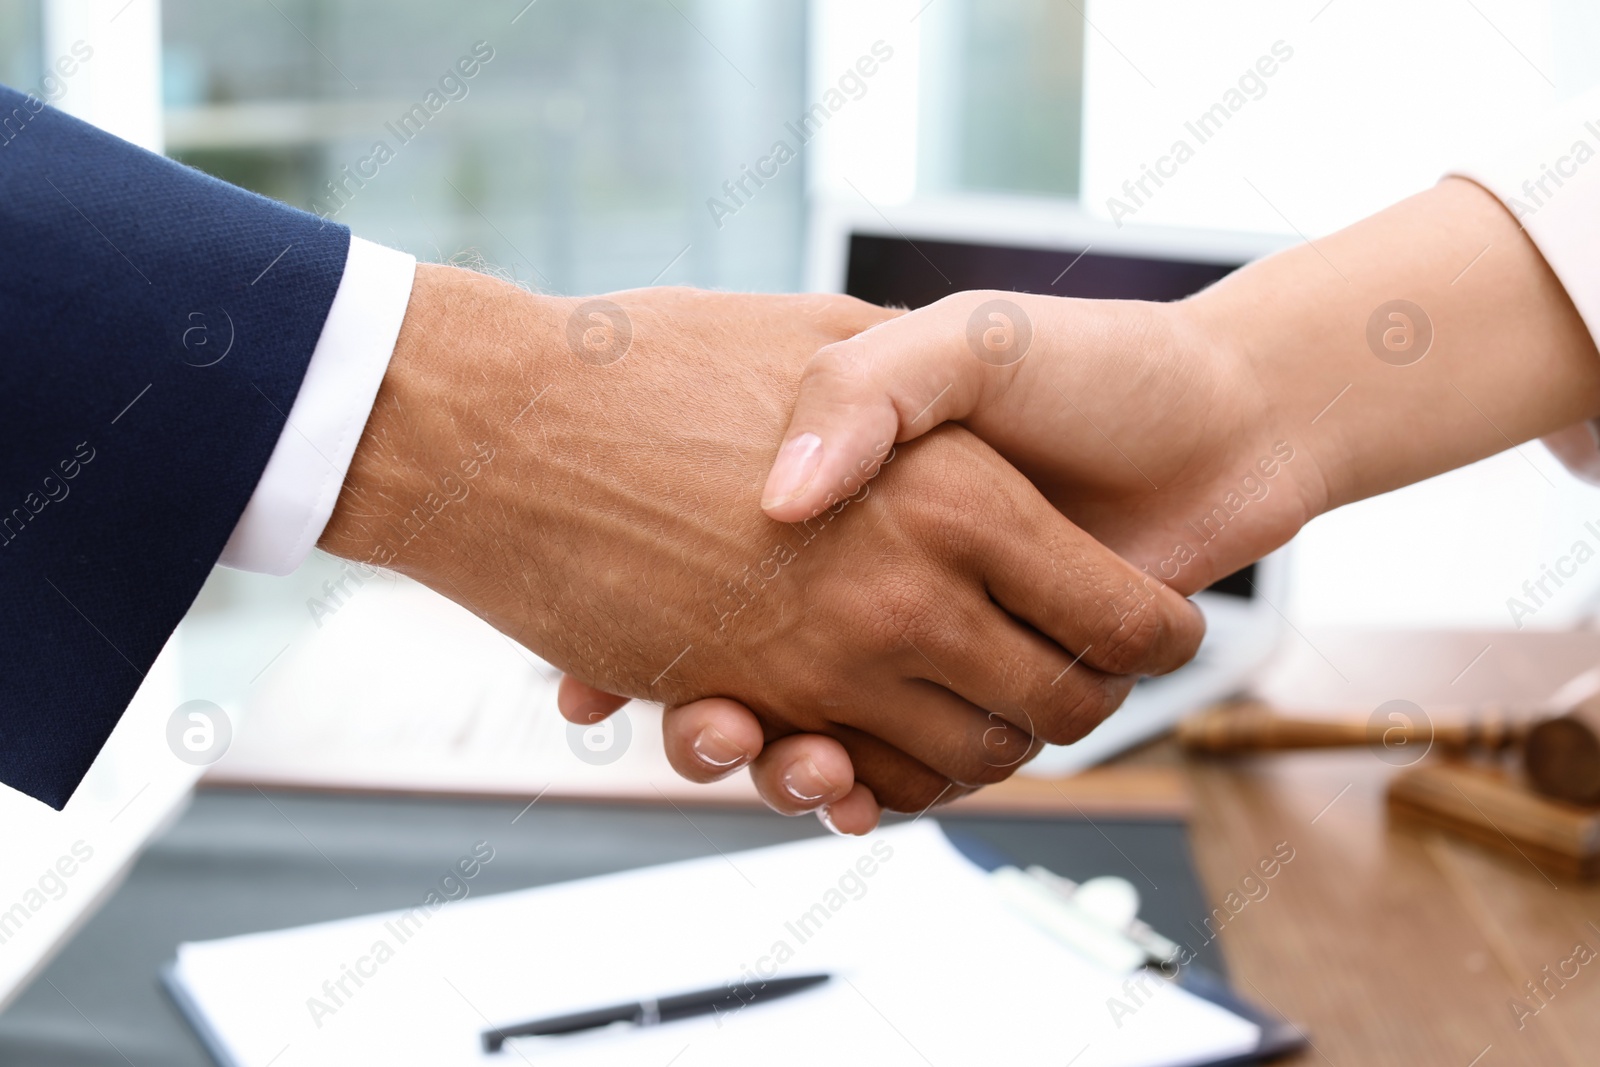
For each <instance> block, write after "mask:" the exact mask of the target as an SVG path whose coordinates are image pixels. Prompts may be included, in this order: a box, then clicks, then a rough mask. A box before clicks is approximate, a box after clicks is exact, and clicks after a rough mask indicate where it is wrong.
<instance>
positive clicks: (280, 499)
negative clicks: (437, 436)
mask: <svg viewBox="0 0 1600 1067" xmlns="http://www.w3.org/2000/svg"><path fill="white" fill-rule="evenodd" d="M416 270H417V261H416V259H415V258H414V257H412V256H409V255H406V254H405V253H404V252H396V251H395V250H394V249H391V248H384V247H383V246H382V245H375V244H373V243H371V242H370V241H363V240H362V239H361V238H359V237H355V236H352V237H351V238H350V253H349V255H348V256H347V257H346V259H345V264H344V276H343V277H342V278H340V279H339V290H338V292H337V293H335V294H334V297H333V304H332V306H331V307H329V309H328V318H327V321H325V322H324V323H323V324H322V336H321V337H319V338H318V339H317V347H316V349H315V350H314V351H313V352H312V353H311V362H310V364H308V365H307V367H306V375H305V379H304V380H303V381H302V382H301V384H300V392H299V393H298V394H297V395H296V396H295V399H294V405H293V406H292V407H291V408H290V409H289V418H288V422H287V423H286V424H285V425H284V428H283V433H282V434H281V435H280V436H279V437H278V444H277V446H276V447H275V448H274V449H273V450H272V458H271V459H269V460H268V461H267V468H266V470H265V471H263V472H262V475H261V480H260V481H259V482H257V483H256V491H255V492H254V493H253V494H252V495H251V497H250V503H249V504H247V505H246V506H245V509H244V514H243V515H241V516H240V517H239V523H238V525H237V526H235V527H234V528H233V536H232V537H230V538H228V544H227V547H226V548H224V549H223V550H222V559H221V562H222V563H223V565H225V566H228V567H233V568H236V569H237V570H242V571H258V572H260V573H262V574H290V573H292V572H293V571H294V570H295V568H296V567H298V566H300V564H301V563H303V562H304V561H305V558H306V557H307V556H309V555H310V554H311V549H312V548H313V547H314V546H315V545H316V543H317V538H319V537H321V536H322V530H323V528H324V527H325V526H327V525H328V517H329V516H330V515H332V514H333V506H334V504H335V503H336V502H337V501H338V499H339V490H340V488H341V487H342V486H343V485H344V477H345V474H346V473H347V472H348V471H349V470H350V457H351V456H353V455H354V454H355V451H356V444H357V442H358V441H360V440H361V431H362V430H363V429H364V428H365V427H366V425H367V416H368V415H369V414H371V412H372V403H373V401H374V400H375V399H376V398H377V395H378V385H379V384H380V383H381V382H382V381H383V375H384V372H385V371H386V370H388V368H389V357H390V356H391V355H393V354H394V345H395V341H396V339H397V338H399V336H400V324H401V322H402V321H404V319H405V314H406V305H407V304H408V303H409V302H410V300H411V283H412V281H413V279H414V278H415V276H416Z"/></svg>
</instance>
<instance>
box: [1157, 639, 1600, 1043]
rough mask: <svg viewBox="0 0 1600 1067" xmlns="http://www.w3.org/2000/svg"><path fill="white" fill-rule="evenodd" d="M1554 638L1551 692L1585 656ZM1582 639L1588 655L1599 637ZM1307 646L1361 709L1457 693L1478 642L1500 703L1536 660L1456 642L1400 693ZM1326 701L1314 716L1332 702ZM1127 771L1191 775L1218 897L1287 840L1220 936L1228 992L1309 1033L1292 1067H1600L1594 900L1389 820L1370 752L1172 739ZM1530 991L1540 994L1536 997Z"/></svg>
mask: <svg viewBox="0 0 1600 1067" xmlns="http://www.w3.org/2000/svg"><path fill="white" fill-rule="evenodd" d="M1510 636H1523V635H1510ZM1555 637H1556V639H1555V640H1553V641H1546V642H1545V643H1544V644H1545V645H1546V646H1547V647H1546V648H1545V649H1544V650H1543V651H1542V652H1541V651H1538V650H1534V651H1533V652H1532V653H1531V654H1532V655H1533V656H1534V658H1537V657H1538V656H1539V655H1546V656H1549V657H1553V658H1555V659H1558V660H1563V661H1564V662H1563V664H1562V665H1561V666H1560V667H1559V668H1556V669H1554V674H1553V675H1552V676H1554V677H1557V680H1559V675H1560V672H1561V671H1563V670H1566V669H1567V667H1568V666H1570V660H1571V658H1572V656H1573V655H1574V654H1577V655H1578V657H1579V659H1582V658H1583V656H1584V653H1582V652H1581V649H1580V648H1578V647H1577V646H1580V645H1582V641H1581V640H1580V641H1578V642H1577V643H1576V645H1575V644H1574V642H1573V641H1572V640H1571V639H1570V638H1571V635H1555ZM1312 640H1318V639H1317V638H1316V637H1315V636H1313V638H1312ZM1587 640H1588V641H1589V642H1590V644H1589V646H1588V647H1589V649H1590V650H1591V652H1592V650H1593V648H1594V647H1595V646H1594V644H1593V642H1594V640H1595V635H1593V634H1590V635H1587ZM1386 643H1387V644H1391V645H1392V642H1386ZM1535 643H1536V642H1535ZM1318 644H1319V646H1320V648H1321V651H1322V652H1323V653H1326V654H1327V655H1328V656H1329V657H1330V658H1331V659H1333V661H1334V663H1337V664H1339V666H1340V667H1342V668H1343V670H1344V673H1345V674H1346V675H1347V676H1348V683H1349V688H1350V689H1362V688H1368V689H1370V692H1367V693H1366V694H1365V695H1366V696H1367V697H1368V698H1372V697H1377V696H1380V695H1381V696H1383V697H1393V696H1406V695H1409V692H1412V691H1417V690H1418V689H1421V690H1427V691H1429V692H1430V693H1431V691H1433V690H1437V691H1438V692H1440V693H1443V692H1446V691H1451V692H1453V691H1454V690H1453V689H1452V688H1451V683H1449V681H1448V679H1450V678H1451V677H1452V675H1453V672H1455V671H1458V670H1459V669H1460V667H1461V666H1462V665H1465V664H1466V662H1467V660H1468V659H1469V658H1470V657H1471V656H1472V655H1473V654H1475V653H1476V652H1477V650H1478V649H1479V648H1481V647H1482V646H1483V645H1486V644H1490V645H1494V646H1495V650H1494V651H1491V652H1490V653H1489V654H1488V655H1485V656H1484V657H1483V659H1482V660H1480V661H1479V663H1478V664H1477V665H1476V666H1474V667H1473V668H1472V670H1474V671H1476V670H1478V669H1480V668H1485V667H1486V668H1487V669H1486V670H1485V674H1484V677H1483V679H1482V682H1481V683H1480V684H1481V685H1482V686H1483V687H1484V688H1485V689H1487V690H1489V691H1493V690H1494V689H1495V688H1496V686H1503V685H1506V684H1509V683H1506V682H1505V679H1506V678H1507V677H1513V676H1518V675H1519V674H1520V673H1521V672H1523V671H1524V670H1525V669H1526V667H1527V663H1528V656H1526V655H1523V653H1525V652H1529V649H1530V648H1531V647H1532V645H1531V644H1527V645H1524V646H1523V647H1521V648H1520V649H1519V648H1516V647H1513V648H1510V650H1509V651H1507V650H1506V649H1507V646H1508V645H1515V644H1516V643H1515V642H1510V641H1506V640H1504V638H1494V639H1492V640H1484V639H1481V635H1479V636H1468V637H1464V638H1461V639H1460V640H1457V641H1456V642H1455V644H1454V646H1453V648H1454V651H1455V654H1450V653H1449V650H1447V649H1445V648H1443V647H1441V646H1435V647H1434V648H1433V651H1434V652H1437V653H1438V655H1436V656H1434V657H1433V658H1435V659H1437V660H1439V661H1440V669H1439V670H1438V671H1437V672H1436V673H1438V674H1439V677H1440V679H1441V680H1440V681H1439V682H1438V684H1437V685H1430V684H1429V683H1418V684H1417V685H1415V686H1413V687H1412V688H1411V689H1410V690H1401V691H1396V689H1395V687H1394V686H1393V685H1392V684H1391V685H1385V684H1383V683H1381V682H1369V681H1367V680H1366V679H1365V678H1364V677H1363V676H1362V675H1361V674H1360V671H1359V668H1352V667H1351V666H1350V665H1349V664H1351V663H1356V662H1361V661H1359V660H1358V659H1357V658H1356V657H1355V656H1353V655H1350V656H1345V657H1341V656H1340V655H1339V652H1340V649H1339V647H1338V642H1337V641H1334V640H1329V641H1318ZM1412 651H1413V653H1414V658H1413V660H1412V662H1414V663H1415V662H1422V661H1425V660H1427V659H1428V658H1429V657H1428V656H1425V655H1420V654H1419V653H1420V652H1425V651H1427V648H1426V647H1423V646H1418V645H1416V644H1415V643H1414V645H1413V649H1412ZM1461 653H1464V655H1463V654H1461ZM1496 653H1499V655H1498V656H1497V654H1496ZM1497 660H1498V662H1497ZM1595 661H1596V660H1595V658H1589V659H1588V662H1591V663H1592V662H1595ZM1367 662H1370V660H1368V661H1367ZM1467 677H1468V678H1470V677H1471V676H1470V675H1468V676H1467ZM1465 685H1466V679H1463V680H1461V681H1460V682H1459V683H1455V687H1454V688H1455V689H1459V688H1461V687H1464V686H1465ZM1327 693H1328V690H1326V689H1324V690H1322V691H1321V693H1320V695H1319V700H1318V702H1324V703H1333V702H1336V700H1335V699H1334V698H1330V697H1328V695H1327ZM1417 698H1418V699H1424V700H1427V699H1437V697H1432V696H1431V695H1428V694H1425V693H1423V692H1418V697H1417ZM1358 706H1367V707H1370V706H1373V705H1372V704H1366V705H1359V703H1358ZM1132 762H1133V764H1134V765H1136V766H1145V767H1153V766H1159V765H1166V766H1171V767H1174V768H1178V769H1179V770H1180V773H1182V774H1183V775H1184V776H1185V777H1186V778H1187V780H1188V782H1189V785H1190V789H1191V790H1192V794H1193V796H1192V801H1193V809H1192V813H1191V828H1192V840H1193V848H1194V855H1195V860H1196V863H1197V864H1198V866H1199V869H1200V875H1201V880H1202V882H1203V884H1204V885H1205V887H1206V890H1207V892H1208V894H1210V896H1211V898H1212V899H1213V900H1214V901H1216V902H1222V901H1223V900H1224V899H1225V897H1226V895H1227V894H1228V893H1229V892H1230V890H1233V891H1237V890H1238V887H1239V886H1240V883H1241V880H1242V879H1243V878H1244V877H1245V876H1246V875H1248V874H1251V873H1252V872H1253V871H1254V870H1255V865H1256V864H1257V862H1258V861H1259V860H1260V859H1261V858H1262V857H1264V856H1267V855H1269V854H1270V853H1271V852H1272V850H1273V848H1274V847H1275V846H1277V845H1278V844H1279V843H1280V842H1282V843H1287V846H1288V847H1290V848H1292V849H1293V850H1294V859H1293V860H1292V861H1290V862H1289V863H1288V864H1287V865H1286V866H1284V867H1283V869H1282V870H1281V872H1280V873H1279V874H1278V876H1277V877H1276V878H1274V879H1272V880H1271V881H1270V882H1267V883H1265V884H1266V885H1267V886H1268V887H1269V888H1268V892H1267V893H1266V895H1265V896H1263V897H1261V898H1260V899H1259V900H1254V901H1250V902H1249V903H1247V904H1246V905H1245V906H1244V907H1242V908H1241V909H1240V910H1239V912H1238V914H1237V915H1233V916H1230V917H1229V918H1228V920H1227V921H1226V922H1225V923H1224V924H1222V925H1221V928H1220V930H1219V932H1218V934H1217V937H1218V940H1219V943H1220V944H1221V946H1222V948H1223V953H1224V956H1225V958H1226V959H1227V961H1228V964H1229V966H1230V968H1231V969H1232V974H1233V980H1234V982H1235V984H1236V986H1237V988H1238V990H1239V991H1240V992H1241V993H1243V994H1245V995H1247V996H1251V997H1254V998H1256V999H1257V1000H1258V1001H1260V1002H1261V1003H1263V1004H1267V1005H1270V1006H1271V1007H1273V1008H1275V1009H1277V1010H1278V1011H1279V1012H1280V1013H1281V1014H1284V1015H1286V1016H1288V1017H1289V1018H1292V1019H1294V1020H1296V1021H1298V1022H1300V1023H1302V1024H1304V1025H1305V1027H1306V1029H1307V1031H1308V1032H1309V1033H1310V1036H1311V1040H1312V1041H1313V1042H1314V1043H1315V1047H1314V1048H1313V1049H1312V1050H1309V1051H1307V1052H1306V1053H1305V1054H1304V1055H1302V1056H1300V1057H1297V1058H1295V1059H1293V1060H1291V1061H1289V1062H1293V1063H1307V1064H1310V1063H1318V1064H1327V1065H1332V1067H1374V1065H1382V1064H1396V1065H1400V1064H1406V1065H1417V1064H1440V1065H1445V1067H1469V1065H1474V1064H1476V1065H1481V1067H1510V1065H1517V1064H1529V1065H1534V1064H1537V1065H1541V1067H1551V1065H1572V1067H1579V1065H1593V1064H1600V886H1597V885H1583V884H1579V883H1575V882H1570V881H1564V880H1561V879H1559V878H1557V879H1555V880H1552V879H1551V878H1547V877H1546V876H1545V875H1544V874H1542V873H1541V872H1540V871H1539V870H1538V869H1537V868H1536V867H1535V866H1534V865H1533V864H1532V863H1531V862H1526V861H1524V860H1522V859H1520V858H1518V857H1517V856H1516V855H1515V854H1511V855H1501V854H1499V853H1496V852H1491V851H1488V850H1485V849H1483V848H1481V847H1479V846H1477V845H1474V844H1470V843H1467V842H1465V841H1460V840H1457V839H1455V838H1453V837H1448V836H1445V835H1443V834H1441V833H1440V832H1438V831H1434V830H1426V829H1418V828H1414V827H1413V826H1411V825H1408V824H1404V823H1395V824H1391V823H1390V821H1389V820H1388V818H1387V817H1386V814H1385V808H1384V788H1385V785H1386V783H1387V782H1388V779H1389V777H1390V775H1392V774H1393V773H1395V772H1396V768H1394V767H1392V766H1390V765H1388V764H1386V763H1384V762H1383V761H1381V760H1380V759H1379V758H1378V757H1377V756H1376V755H1374V754H1372V753H1370V752H1366V751H1358V752H1322V753H1294V754H1284V755H1273V756H1263V757H1251V758H1248V759H1241V760H1228V761H1208V760H1207V761H1201V760H1185V759H1184V758H1183V757H1181V756H1180V755H1179V753H1178V752H1177V751H1176V749H1175V748H1174V747H1173V746H1172V745H1171V743H1170V742H1165V743H1162V744H1160V745H1157V746H1154V747H1152V748H1151V749H1149V750H1146V751H1145V752H1143V753H1140V754H1138V755H1137V756H1135V757H1134V758H1133V760H1132ZM1146 773H1147V772H1146ZM1258 895H1259V891H1258ZM1579 945H1582V946H1585V951H1584V952H1583V953H1580V954H1579V956H1580V958H1582V957H1584V956H1588V955H1589V954H1590V953H1592V954H1593V955H1592V957H1591V958H1589V961H1588V962H1587V964H1582V963H1579V962H1578V961H1577V960H1576V959H1574V950H1575V948H1576V947H1577V946H1579ZM1546 967H1548V968H1549V970H1548V971H1546V970H1544V969H1545V968H1546ZM1563 969H1564V970H1565V973H1566V975H1567V977H1566V978H1561V977H1560V972H1561V970H1563ZM1551 975H1555V976H1556V977H1550V976H1551ZM1529 982H1535V983H1546V984H1547V985H1548V988H1549V990H1550V992H1548V993H1545V992H1541V994H1540V997H1542V998H1543V999H1542V1000H1541V999H1539V998H1536V997H1535V996H1534V995H1533V994H1532V993H1530V992H1529V989H1528V987H1527V985H1526V983H1529Z"/></svg>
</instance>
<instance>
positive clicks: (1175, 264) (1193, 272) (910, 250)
mask: <svg viewBox="0 0 1600 1067" xmlns="http://www.w3.org/2000/svg"><path fill="white" fill-rule="evenodd" d="M1240 265H1241V264H1240V263H1238V262H1208V261H1204V260H1193V259H1176V258H1172V259H1167V258H1157V257H1151V256H1134V255H1106V254H1103V253H1098V252H1095V251H1093V250H1092V249H1077V248H1022V247H1018V246H1015V245H998V244H969V243H966V242H960V241H936V240H923V239H916V240H911V239H908V238H906V237H902V236H898V235H897V236H892V237H889V236H880V235H877V234H863V233H855V234H851V236H850V254H849V259H848V261H847V265H846V270H845V292H846V293H848V294H850V295H851V296H855V297H860V298H861V299H862V300H867V301H870V302H872V303H874V304H889V305H894V306H896V307H906V308H919V307H922V306H924V305H926V304H931V303H933V302H934V301H935V300H938V299H939V298H940V297H943V296H948V295H949V294H951V293H955V292H960V291H961V290H963V289H1005V290H1009V291H1011V292H1018V293H1037V294H1040V295H1044V296H1072V297H1082V298H1087V299H1097V300H1163V301H1165V300H1181V299H1183V298H1184V297H1186V296H1189V295H1190V294H1191V293H1197V292H1199V291H1200V290H1201V289H1204V288H1205V287H1206V286H1208V285H1210V284H1211V283H1212V282H1214V281H1216V280H1217V279H1219V278H1222V277H1225V276H1226V275H1228V274H1230V273H1232V272H1233V271H1234V270H1235V269H1236V268H1238V267H1239V266H1240ZM1254 578H1255V567H1254V565H1251V566H1249V567H1246V568H1244V569H1243V570H1241V571H1238V572H1236V573H1234V574H1231V575H1229V576H1228V577H1226V578H1223V579H1222V580H1220V581H1218V582H1216V583H1215V584H1213V585H1212V586H1211V587H1210V589H1209V592H1212V593H1223V594H1226V595H1228V596H1235V597H1243V598H1246V599H1249V598H1251V597H1253V596H1254V592H1255V586H1254Z"/></svg>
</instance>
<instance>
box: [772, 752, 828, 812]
mask: <svg viewBox="0 0 1600 1067" xmlns="http://www.w3.org/2000/svg"><path fill="white" fill-rule="evenodd" d="M783 788H784V791H785V792H787V793H788V794H789V795H790V796H792V797H794V798H795V799H796V800H798V801H801V802H802V803H805V804H812V803H815V802H816V801H819V800H821V799H822V798H823V797H825V796H827V795H828V794H829V793H831V792H833V783H832V782H830V781H828V779H827V778H826V777H824V776H823V773H822V772H821V771H819V770H817V765H816V764H815V763H812V762H811V761H810V760H809V759H803V760H801V761H800V762H799V763H796V764H794V765H793V766H792V767H790V768H789V769H788V770H786V771H784V772H783Z"/></svg>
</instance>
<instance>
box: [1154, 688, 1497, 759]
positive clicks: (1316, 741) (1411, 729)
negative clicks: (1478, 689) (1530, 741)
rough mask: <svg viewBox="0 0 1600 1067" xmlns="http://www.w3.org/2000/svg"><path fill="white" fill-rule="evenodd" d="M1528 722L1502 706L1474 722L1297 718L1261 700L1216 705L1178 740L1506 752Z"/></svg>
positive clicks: (1191, 721)
mask: <svg viewBox="0 0 1600 1067" xmlns="http://www.w3.org/2000/svg"><path fill="white" fill-rule="evenodd" d="M1527 731H1528V724H1527V723H1523V722H1518V721H1514V720H1512V719H1510V718H1508V717H1507V716H1506V714H1505V713H1504V712H1502V711H1500V710H1499V709H1493V708H1491V709H1485V710H1483V711H1480V712H1479V713H1477V715H1476V716H1475V717H1474V718H1473V719H1472V720H1471V721H1468V722H1459V721H1458V722H1448V723H1430V722H1428V721H1427V720H1423V721H1422V722H1415V723H1406V722H1385V721H1382V720H1379V721H1375V722H1369V721H1366V720H1357V719H1297V718H1292V717H1289V716H1286V715H1280V714H1277V713H1276V712H1273V711H1271V710H1269V709H1268V708H1267V706H1266V705H1264V704H1262V703H1260V702H1259V701H1248V700H1241V701H1227V702H1224V703H1222V704H1215V705H1213V706H1211V707H1209V708H1206V709H1205V710H1204V711H1201V712H1199V713H1197V714H1195V715H1192V716H1190V717H1189V718H1187V719H1185V720H1183V721H1182V722H1181V723H1179V724H1178V743H1179V744H1180V745H1182V746H1183V748H1185V749H1186V750H1188V751H1190V752H1209V753H1213V754H1223V753H1229V752H1263V751H1273V750H1278V749H1294V748H1355V747H1361V746H1386V747H1389V748H1394V747H1396V746H1399V745H1411V744H1415V745H1417V746H1419V747H1422V748H1425V747H1427V745H1428V744H1429V742H1432V743H1433V744H1437V745H1440V746H1442V747H1445V748H1458V749H1474V750H1477V751H1500V750H1502V749H1507V748H1511V747H1513V746H1515V745H1517V744H1520V743H1521V741H1522V739H1523V738H1524V737H1525V736H1526V735H1527Z"/></svg>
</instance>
